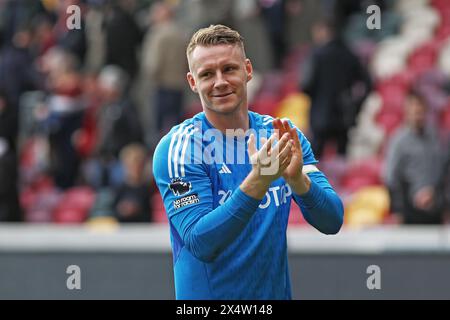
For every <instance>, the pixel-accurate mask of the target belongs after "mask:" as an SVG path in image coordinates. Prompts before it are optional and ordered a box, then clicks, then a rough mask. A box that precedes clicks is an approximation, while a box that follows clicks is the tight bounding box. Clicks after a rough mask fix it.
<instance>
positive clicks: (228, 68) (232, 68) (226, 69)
mask: <svg viewBox="0 0 450 320" xmlns="http://www.w3.org/2000/svg"><path fill="white" fill-rule="evenodd" d="M235 69H236V68H235V67H226V68H225V72H230V71H233V70H235Z"/></svg>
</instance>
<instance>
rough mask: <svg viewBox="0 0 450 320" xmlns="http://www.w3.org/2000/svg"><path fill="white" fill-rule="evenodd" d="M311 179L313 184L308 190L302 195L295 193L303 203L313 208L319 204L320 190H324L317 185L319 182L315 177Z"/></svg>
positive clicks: (306, 206)
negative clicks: (315, 180)
mask: <svg viewBox="0 0 450 320" xmlns="http://www.w3.org/2000/svg"><path fill="white" fill-rule="evenodd" d="M310 180H311V184H310V186H309V190H308V192H306V193H304V194H302V195H299V194H295V193H294V195H295V197H297V198H299V199H301V201H302V205H303V206H304V207H305V208H308V209H312V208H314V207H316V206H317V203H318V199H319V195H320V192H321V191H322V190H321V189H320V187H319V186H318V185H317V183H316V182H314V180H313V179H310Z"/></svg>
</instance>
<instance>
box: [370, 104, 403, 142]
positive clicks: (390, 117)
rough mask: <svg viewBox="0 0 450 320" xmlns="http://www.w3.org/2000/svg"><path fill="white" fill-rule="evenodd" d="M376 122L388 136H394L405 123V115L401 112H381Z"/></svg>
mask: <svg viewBox="0 0 450 320" xmlns="http://www.w3.org/2000/svg"><path fill="white" fill-rule="evenodd" d="M376 122H377V124H378V125H379V126H381V127H382V128H383V129H384V131H385V132H386V134H387V135H388V136H390V135H392V134H393V133H394V132H395V131H396V130H397V128H399V127H400V125H401V124H402V122H403V113H400V112H399V111H387V110H381V111H380V112H379V113H378V114H377V116H376Z"/></svg>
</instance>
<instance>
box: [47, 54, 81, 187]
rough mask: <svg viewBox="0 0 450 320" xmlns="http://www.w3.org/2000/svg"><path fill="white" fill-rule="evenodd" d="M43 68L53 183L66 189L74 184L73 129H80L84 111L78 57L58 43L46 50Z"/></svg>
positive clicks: (78, 160) (75, 176) (76, 154)
mask: <svg viewBox="0 0 450 320" xmlns="http://www.w3.org/2000/svg"><path fill="white" fill-rule="evenodd" d="M42 60H43V63H42V70H43V71H44V72H45V73H46V74H47V88H48V91H49V94H48V97H47V106H48V117H47V118H46V120H45V121H44V123H43V125H45V127H46V128H47V133H48V135H49V142H50V151H51V159H50V160H51V171H52V175H53V177H54V179H55V184H56V185H57V186H58V187H59V188H62V189H67V188H70V187H72V186H73V185H74V184H75V181H76V178H77V176H78V167H79V164H80V157H79V154H78V152H77V150H76V144H75V137H76V135H75V133H76V132H77V130H78V129H80V127H81V124H82V119H83V113H84V108H85V105H84V102H83V100H82V93H83V90H82V77H81V75H80V73H79V72H78V71H77V69H78V60H77V58H76V57H75V56H74V55H73V54H72V53H70V52H68V51H65V50H64V49H62V48H59V47H53V48H52V49H50V50H48V51H47V53H46V54H45V55H44V57H43V59H42Z"/></svg>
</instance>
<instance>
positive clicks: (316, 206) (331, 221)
mask: <svg viewBox="0 0 450 320" xmlns="http://www.w3.org/2000/svg"><path fill="white" fill-rule="evenodd" d="M310 179H311V185H310V189H309V190H308V192H307V193H305V194H302V195H298V194H296V193H295V192H293V197H294V199H295V202H296V203H297V204H298V205H299V206H300V208H301V210H302V213H303V216H304V217H305V219H306V221H308V223H309V224H311V225H312V226H313V227H315V228H316V229H318V230H319V231H320V232H322V233H325V234H335V233H337V232H338V231H339V230H340V228H341V226H342V223H343V219H344V208H343V205H342V201H341V200H340V198H339V196H338V195H337V194H336V193H335V192H334V190H333V188H332V187H331V186H330V184H329V183H328V180H327V179H326V177H325V176H324V175H323V174H322V173H320V172H314V173H312V174H310Z"/></svg>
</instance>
